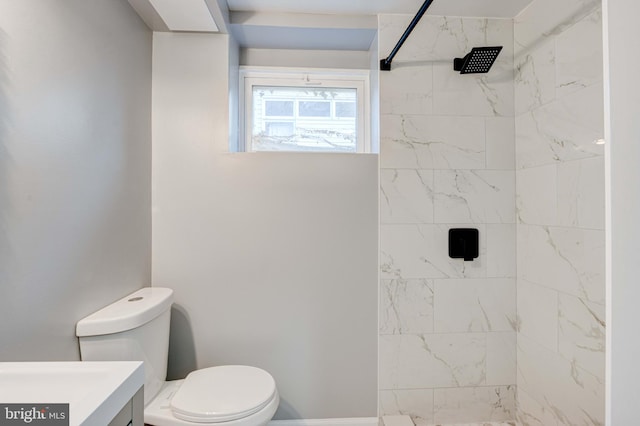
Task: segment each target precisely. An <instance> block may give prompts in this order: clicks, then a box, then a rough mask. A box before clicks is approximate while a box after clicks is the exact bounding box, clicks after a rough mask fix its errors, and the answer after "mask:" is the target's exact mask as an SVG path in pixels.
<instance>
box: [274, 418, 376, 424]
mask: <svg viewBox="0 0 640 426" xmlns="http://www.w3.org/2000/svg"><path fill="white" fill-rule="evenodd" d="M268 426H378V418H377V417H354V418H346V419H318V420H308V419H301V420H271V421H270V422H269V424H268Z"/></svg>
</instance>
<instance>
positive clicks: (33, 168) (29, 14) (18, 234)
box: [0, 0, 152, 361]
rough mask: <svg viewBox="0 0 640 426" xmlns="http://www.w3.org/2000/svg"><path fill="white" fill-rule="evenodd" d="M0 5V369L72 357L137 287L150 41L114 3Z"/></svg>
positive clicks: (125, 8)
mask: <svg viewBox="0 0 640 426" xmlns="http://www.w3.org/2000/svg"><path fill="white" fill-rule="evenodd" d="M0 11H1V13H0V290H1V291H2V297H0V341H1V342H2V343H1V344H0V361H13V360H76V359H79V351H78V343H77V339H76V337H75V333H74V331H75V324H76V322H77V321H78V320H79V319H80V318H82V317H83V316H85V315H87V314H89V313H90V312H92V311H94V310H96V309H98V308H100V307H102V306H104V305H107V304H108V303H111V302H112V301H114V300H116V299H118V298H120V297H122V296H124V295H126V294H127V293H128V292H131V291H134V290H135V289H137V288H139V287H142V286H143V285H148V284H149V281H150V270H151V265H150V261H151V243H150V240H151V216H150V205H151V201H150V198H151V190H150V185H151V182H150V177H151V160H150V155H151V145H150V143H151V134H150V131H151V113H150V97H151V41H152V40H151V33H150V31H149V30H148V29H147V27H146V26H145V25H144V23H143V22H142V21H141V20H140V19H139V18H138V16H137V15H136V14H135V12H134V11H133V10H132V9H131V7H130V6H129V4H128V3H127V1H126V0H92V1H90V2H87V1H84V0H47V1H40V0H20V1H15V0H0Z"/></svg>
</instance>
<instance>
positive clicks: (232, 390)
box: [171, 365, 276, 423]
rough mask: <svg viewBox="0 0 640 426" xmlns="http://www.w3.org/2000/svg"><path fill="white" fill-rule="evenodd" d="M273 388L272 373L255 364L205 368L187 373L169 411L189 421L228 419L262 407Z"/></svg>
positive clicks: (272, 393)
mask: <svg viewBox="0 0 640 426" xmlns="http://www.w3.org/2000/svg"><path fill="white" fill-rule="evenodd" d="M275 391H276V384H275V381H274V380H273V377H271V375H270V374H269V373H267V372H266V371H264V370H261V369H259V368H256V367H248V366H244V365H225V366H220V367H210V368H204V369H202V370H197V371H194V372H192V373H190V374H189V375H188V376H187V378H186V379H185V380H184V382H183V383H182V386H180V389H179V390H178V391H177V392H176V394H175V395H174V396H173V398H172V400H171V411H172V412H173V415H174V416H175V417H177V418H179V419H182V420H186V421H189V422H195V423H218V422H228V421H231V420H237V419H241V418H243V417H247V416H250V415H251V414H254V413H256V412H258V411H260V410H262V409H263V408H264V407H265V406H266V405H267V404H268V403H269V402H270V401H271V400H272V399H273V396H274V394H275Z"/></svg>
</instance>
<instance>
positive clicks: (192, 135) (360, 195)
mask: <svg viewBox="0 0 640 426" xmlns="http://www.w3.org/2000/svg"><path fill="white" fill-rule="evenodd" d="M233 49H234V46H233V42H232V40H229V36H228V35H226V34H189V33H180V34H179V33H173V34H170V33H155V34H154V47H153V118H154V119H153V179H152V180H153V284H154V285H155V286H167V287H171V288H173V289H174V290H175V305H174V310H173V312H174V314H175V315H174V317H173V321H172V326H173V328H172V338H171V349H170V353H171V354H173V356H172V358H171V362H170V365H169V368H170V373H171V377H172V378H179V377H183V376H184V375H185V374H187V373H188V372H190V371H191V370H192V369H194V368H204V367H210V366H213V365H221V364H247V365H254V366H257V367H261V368H264V369H265V370H267V371H269V372H270V373H271V374H272V375H273V376H274V378H275V380H276V383H277V386H278V391H279V393H280V397H281V402H280V406H279V409H278V412H277V413H276V418H277V419H299V418H303V419H318V418H343V417H375V416H376V408H377V404H376V402H377V392H376V390H377V389H376V380H377V375H376V366H377V357H376V348H377V330H376V324H377V321H376V319H377V303H376V302H377V296H378V293H377V272H378V271H377V256H378V215H377V212H378V211H377V207H378V185H377V175H378V156H377V155H373V154H323V153H286V152H270V153H231V152H229V142H228V141H229V135H230V134H232V132H233V130H232V129H230V124H229V123H230V118H229V116H230V114H229V101H230V98H233V96H234V93H233V91H234V90H233V89H234V88H233V87H230V85H231V86H232V85H233V83H230V82H231V81H232V78H231V76H230V74H229V68H233V67H234V62H235V60H234V56H235V55H234V52H233ZM231 127H232V126H231Z"/></svg>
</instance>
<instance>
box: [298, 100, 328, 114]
mask: <svg viewBox="0 0 640 426" xmlns="http://www.w3.org/2000/svg"><path fill="white" fill-rule="evenodd" d="M298 105H299V106H298V114H299V115H300V117H331V102H317V101H300V103H299V104H298Z"/></svg>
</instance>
